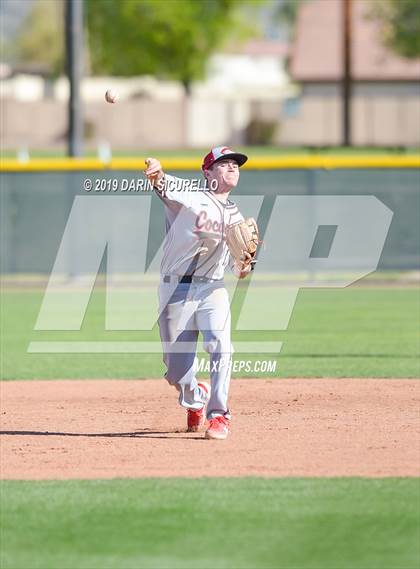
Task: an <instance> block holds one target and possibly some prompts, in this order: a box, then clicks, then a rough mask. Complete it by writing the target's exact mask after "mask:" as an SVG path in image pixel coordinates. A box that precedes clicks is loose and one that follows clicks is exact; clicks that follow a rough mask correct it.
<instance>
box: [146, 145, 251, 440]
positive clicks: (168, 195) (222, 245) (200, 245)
mask: <svg viewBox="0 0 420 569" xmlns="http://www.w3.org/2000/svg"><path fill="white" fill-rule="evenodd" d="M247 159H248V158H247V156H245V155H244V154H240V153H238V152H233V151H232V150H230V149H229V148H227V147H217V148H213V149H212V150H211V152H209V153H208V154H207V156H205V158H204V161H203V165H202V170H203V173H204V177H205V180H206V182H205V184H204V187H202V188H198V190H197V187H195V188H193V187H190V185H189V184H188V181H187V180H182V179H180V178H175V177H174V176H170V175H168V174H166V173H165V172H164V171H163V170H162V166H161V164H160V162H159V160H157V159H156V158H147V159H146V161H145V163H146V165H147V168H146V170H145V172H144V173H145V175H146V177H147V178H148V180H149V181H150V182H151V183H152V184H153V187H154V190H155V192H156V194H157V196H158V197H159V198H160V199H161V200H162V202H163V204H164V206H165V214H166V235H165V241H164V246H163V258H162V263H161V281H160V285H159V319H158V323H159V331H160V337H161V341H162V346H163V361H164V363H165V365H166V368H167V371H166V373H165V378H166V379H167V381H168V382H169V383H170V384H171V385H174V386H175V387H176V389H177V390H178V391H179V403H180V404H181V405H182V406H183V407H185V408H186V409H187V430H188V431H190V432H195V431H198V430H199V428H200V427H201V426H202V425H203V424H204V408H205V406H206V404H207V413H206V415H207V419H208V421H209V423H208V428H207V430H206V433H205V438H207V439H226V437H227V436H228V433H229V422H230V419H231V415H230V412H229V407H228V391H229V383H230V376H231V362H232V345H231V338H230V304H229V297H228V293H227V290H226V288H225V286H224V283H223V276H224V272H225V268H226V267H227V266H228V265H230V267H231V269H232V271H233V272H234V274H235V275H236V276H237V277H238V278H244V277H245V276H246V275H248V274H249V272H250V271H251V270H252V268H253V260H252V257H251V255H249V254H248V253H247V252H246V251H244V252H243V255H242V256H241V257H240V258H239V259H233V258H232V255H231V252H230V249H229V247H228V244H227V242H226V232H227V228H228V227H233V226H234V227H236V226H237V224H238V222H243V220H244V218H243V216H242V215H241V213H240V212H239V210H238V207H237V206H236V205H235V204H234V203H233V202H232V201H231V200H230V199H229V194H230V192H231V191H232V190H233V189H234V188H235V187H236V185H237V183H238V180H239V167H240V166H242V165H243V164H244V163H245V162H246V161H247ZM193 190H195V191H193ZM199 332H201V333H202V335H203V341H204V349H205V350H206V351H207V352H208V353H209V355H210V370H211V372H210V378H211V387H210V385H209V384H208V383H206V382H198V381H197V379H196V377H195V373H194V360H195V356H196V350H197V339H198V333H199Z"/></svg>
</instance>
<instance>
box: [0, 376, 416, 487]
mask: <svg viewBox="0 0 420 569" xmlns="http://www.w3.org/2000/svg"><path fill="white" fill-rule="evenodd" d="M0 390H1V392H0V394H1V438H0V445H1V446H0V451H1V452H0V467H1V470H0V476H1V478H3V479H37V480H39V479H69V478H114V477H119V478H122V477H145V476H163V477H166V476H377V477H384V476H418V475H419V474H420V451H419V444H418V443H419V432H420V419H419V401H420V382H419V381H417V380H406V379H397V380H389V379H383V380H381V379H287V380H284V379H271V380H261V379H243V380H239V379H235V380H233V381H232V388H231V405H232V412H233V421H232V433H231V436H230V437H229V439H228V440H226V441H208V440H205V439H204V438H203V434H204V433H202V432H201V433H185V432H184V431H185V412H184V410H183V409H181V408H180V407H179V406H178V404H177V394H176V392H175V390H174V389H173V388H170V387H169V386H168V385H167V383H166V382H165V381H164V380H144V381H128V380H113V381H109V380H95V381H92V380H78V381H13V382H3V383H2V384H1V386H0Z"/></svg>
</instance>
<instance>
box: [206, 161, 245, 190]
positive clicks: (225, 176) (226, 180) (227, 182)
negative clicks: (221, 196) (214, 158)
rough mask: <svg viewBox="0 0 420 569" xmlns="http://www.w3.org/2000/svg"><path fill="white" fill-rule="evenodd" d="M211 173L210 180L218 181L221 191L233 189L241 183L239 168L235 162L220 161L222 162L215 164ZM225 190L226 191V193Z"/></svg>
mask: <svg viewBox="0 0 420 569" xmlns="http://www.w3.org/2000/svg"><path fill="white" fill-rule="evenodd" d="M209 172H210V178H211V179H213V180H217V182H218V187H219V188H220V190H221V191H223V189H222V188H226V190H227V189H229V190H230V189H232V188H234V187H236V185H237V184H238V181H239V166H238V163H237V162H235V160H229V159H226V160H220V162H216V164H213V167H212V168H211V170H209ZM226 190H225V191H226ZM216 191H217V190H216Z"/></svg>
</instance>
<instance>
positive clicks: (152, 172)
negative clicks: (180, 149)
mask: <svg viewBox="0 0 420 569" xmlns="http://www.w3.org/2000/svg"><path fill="white" fill-rule="evenodd" d="M144 162H145V164H146V166H147V168H146V169H145V170H144V175H145V176H146V178H147V179H148V180H149V182H150V183H151V184H152V185H153V186H155V185H156V184H157V182H159V180H161V179H162V178H163V176H164V172H163V169H162V164H161V163H160V162H159V160H158V159H157V158H146V160H145V161H144Z"/></svg>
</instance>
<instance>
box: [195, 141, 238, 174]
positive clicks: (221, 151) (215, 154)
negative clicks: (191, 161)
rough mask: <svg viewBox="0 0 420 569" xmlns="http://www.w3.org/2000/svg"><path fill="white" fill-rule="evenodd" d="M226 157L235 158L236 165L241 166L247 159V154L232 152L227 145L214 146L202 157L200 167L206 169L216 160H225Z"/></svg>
mask: <svg viewBox="0 0 420 569" xmlns="http://www.w3.org/2000/svg"><path fill="white" fill-rule="evenodd" d="M226 158H230V159H231V160H235V162H237V163H238V166H242V164H245V162H246V161H247V160H248V156H245V154H240V153H239V152H234V151H233V150H231V149H230V148H228V147H227V146H216V148H212V149H211V150H210V152H209V153H208V154H207V155H206V156H205V157H204V160H203V165H202V166H201V169H202V170H208V169H209V168H210V166H212V165H213V164H215V163H216V162H219V161H220V160H226Z"/></svg>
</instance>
